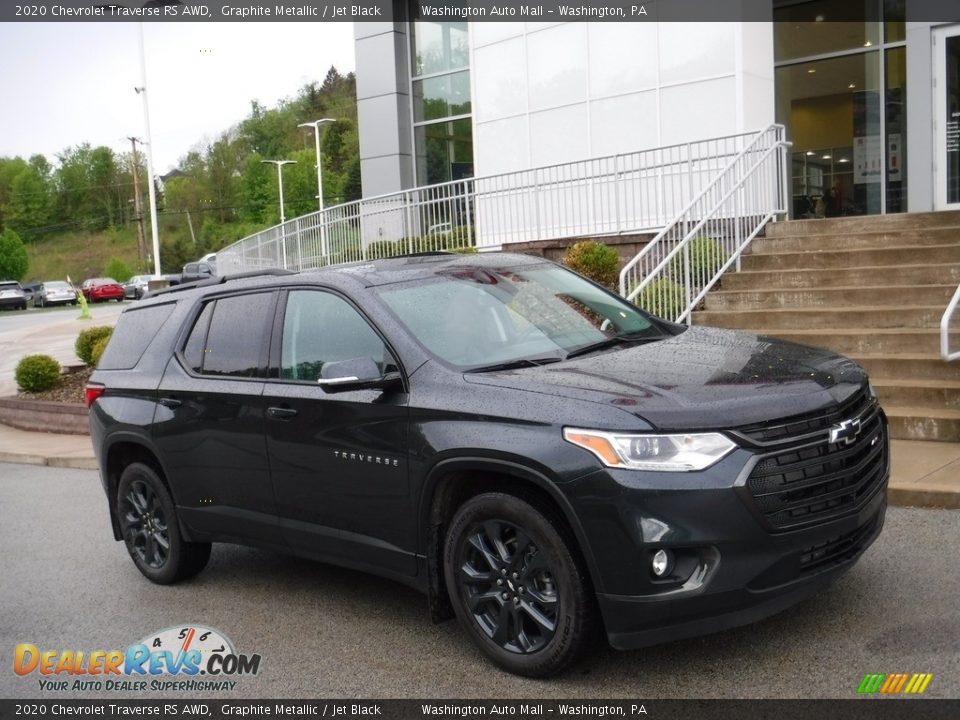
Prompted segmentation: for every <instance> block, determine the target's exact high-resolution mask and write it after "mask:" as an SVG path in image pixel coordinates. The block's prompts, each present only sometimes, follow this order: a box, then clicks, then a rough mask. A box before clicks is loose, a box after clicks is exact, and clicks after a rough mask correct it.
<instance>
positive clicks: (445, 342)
mask: <svg viewBox="0 0 960 720" xmlns="http://www.w3.org/2000/svg"><path fill="white" fill-rule="evenodd" d="M377 292H378V294H379V295H380V297H381V298H382V299H383V301H384V302H385V303H386V304H387V306H388V307H389V308H390V310H392V311H393V313H394V314H395V315H396V316H397V318H398V319H399V320H400V322H401V323H403V324H404V325H405V326H406V327H407V329H408V330H410V332H411V333H412V334H413V335H414V336H415V337H416V338H417V339H418V340H419V341H420V342H421V343H423V345H425V346H426V348H427V349H428V350H429V351H430V352H432V353H433V354H434V355H437V356H438V357H440V358H441V359H443V360H446V361H447V362H449V363H451V364H453V365H456V366H458V367H459V368H463V369H470V368H479V367H484V366H488V365H498V364H505V363H510V362H512V361H521V360H532V361H536V362H550V361H551V360H558V359H562V358H565V357H566V356H567V355H568V354H570V353H571V352H576V351H578V350H583V349H585V348H588V347H589V346H591V345H595V344H597V343H603V342H604V341H606V340H610V339H611V338H616V337H629V338H631V339H633V338H642V337H647V338H658V337H661V336H662V331H661V329H660V328H659V327H658V326H657V325H655V324H654V321H653V320H651V319H650V318H649V317H648V316H647V315H645V314H643V313H642V312H641V311H640V310H639V309H638V308H636V307H634V306H633V305H631V304H629V303H627V302H625V301H623V300H621V299H620V298H618V297H617V296H615V295H613V294H611V293H607V292H604V291H603V290H601V289H599V288H598V287H596V286H595V285H593V284H591V283H589V282H587V281H586V280H584V279H583V278H581V277H580V276H578V275H575V274H574V273H572V272H570V271H568V270H565V269H564V268H561V267H559V266H557V265H554V264H552V263H543V264H538V265H526V264H524V265H520V266H513V267H511V266H505V267H479V266H475V267H470V266H458V267H455V268H450V269H445V270H441V271H439V272H438V273H437V274H436V275H434V276H433V277H431V278H429V279H425V280H414V281H411V282H407V283H401V284H397V285H388V286H384V287H382V288H380V289H379V290H378V291H377Z"/></svg>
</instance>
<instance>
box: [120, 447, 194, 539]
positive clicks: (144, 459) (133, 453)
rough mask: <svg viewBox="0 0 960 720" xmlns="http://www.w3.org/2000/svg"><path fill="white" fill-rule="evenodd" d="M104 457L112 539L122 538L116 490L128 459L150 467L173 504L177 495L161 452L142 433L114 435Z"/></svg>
mask: <svg viewBox="0 0 960 720" xmlns="http://www.w3.org/2000/svg"><path fill="white" fill-rule="evenodd" d="M103 457H104V460H103V472H104V483H105V485H106V488H107V499H108V501H109V502H108V505H109V507H110V524H111V526H112V527H113V537H114V539H115V540H122V539H123V537H122V536H121V534H120V518H119V517H118V516H117V492H118V490H119V487H120V476H121V475H122V474H123V469H124V468H125V467H127V466H128V465H130V464H131V463H135V462H141V463H143V464H144V465H147V466H148V467H150V468H152V469H153V470H154V471H155V472H156V473H157V475H158V476H159V477H160V480H161V482H163V484H164V487H166V489H167V492H169V493H170V497H171V498H173V502H174V505H176V502H177V498H176V495H175V494H174V491H173V488H172V487H171V486H170V479H169V477H168V476H167V471H166V469H165V468H164V467H163V463H162V462H160V454H159V453H158V452H157V450H156V448H155V447H153V445H152V443H150V442H148V441H147V440H146V439H145V438H144V437H142V436H140V435H137V434H134V433H123V434H120V435H117V436H115V437H114V438H113V439H112V440H111V441H110V443H109V445H108V446H107V447H106V448H105V452H104V456H103ZM180 526H181V528H180V529H181V533H183V532H184V530H185V529H184V528H183V523H180Z"/></svg>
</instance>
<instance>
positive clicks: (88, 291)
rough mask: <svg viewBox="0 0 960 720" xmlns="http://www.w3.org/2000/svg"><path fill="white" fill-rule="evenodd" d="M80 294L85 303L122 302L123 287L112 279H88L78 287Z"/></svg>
mask: <svg viewBox="0 0 960 720" xmlns="http://www.w3.org/2000/svg"><path fill="white" fill-rule="evenodd" d="M80 292H82V293H83V296H84V297H85V298H86V299H87V302H99V301H101V300H116V301H117V302H121V301H123V294H124V293H123V286H122V285H120V283H118V282H117V281H116V280H114V279H113V278H90V279H89V280H84V281H83V284H82V285H80Z"/></svg>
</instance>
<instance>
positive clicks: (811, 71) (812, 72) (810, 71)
mask: <svg viewBox="0 0 960 720" xmlns="http://www.w3.org/2000/svg"><path fill="white" fill-rule="evenodd" d="M816 71H817V69H816V68H810V69H809V70H807V72H808V73H809V74H810V75H813V74H814V73H815V72H816Z"/></svg>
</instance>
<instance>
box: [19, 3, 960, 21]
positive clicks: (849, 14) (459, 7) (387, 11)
mask: <svg viewBox="0 0 960 720" xmlns="http://www.w3.org/2000/svg"><path fill="white" fill-rule="evenodd" d="M410 19H415V20H467V21H470V22H528V21H529V22H551V21H555V22H691V21H700V22H768V21H773V20H776V21H783V22H870V21H879V20H887V21H890V20H906V21H913V22H934V23H940V22H943V23H947V22H960V0H810V1H807V0H650V1H645V0H625V1H623V0H583V1H582V2H558V1H557V0H529V1H528V0H299V1H298V0H248V1H247V2H243V1H242V0H230V1H229V2H224V1H223V0H212V1H210V2H197V1H195V0H148V1H146V2H144V0H127V1H126V2H118V3H116V4H106V3H102V2H96V1H91V0H36V1H35V2H24V3H22V4H21V3H6V2H4V3H2V4H0V20H2V21H5V22H17V21H24V22H131V21H156V22H178V21H183V22H223V21H226V22H263V21H286V22H290V21H308V22H393V21H397V20H401V21H402V20H410Z"/></svg>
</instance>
